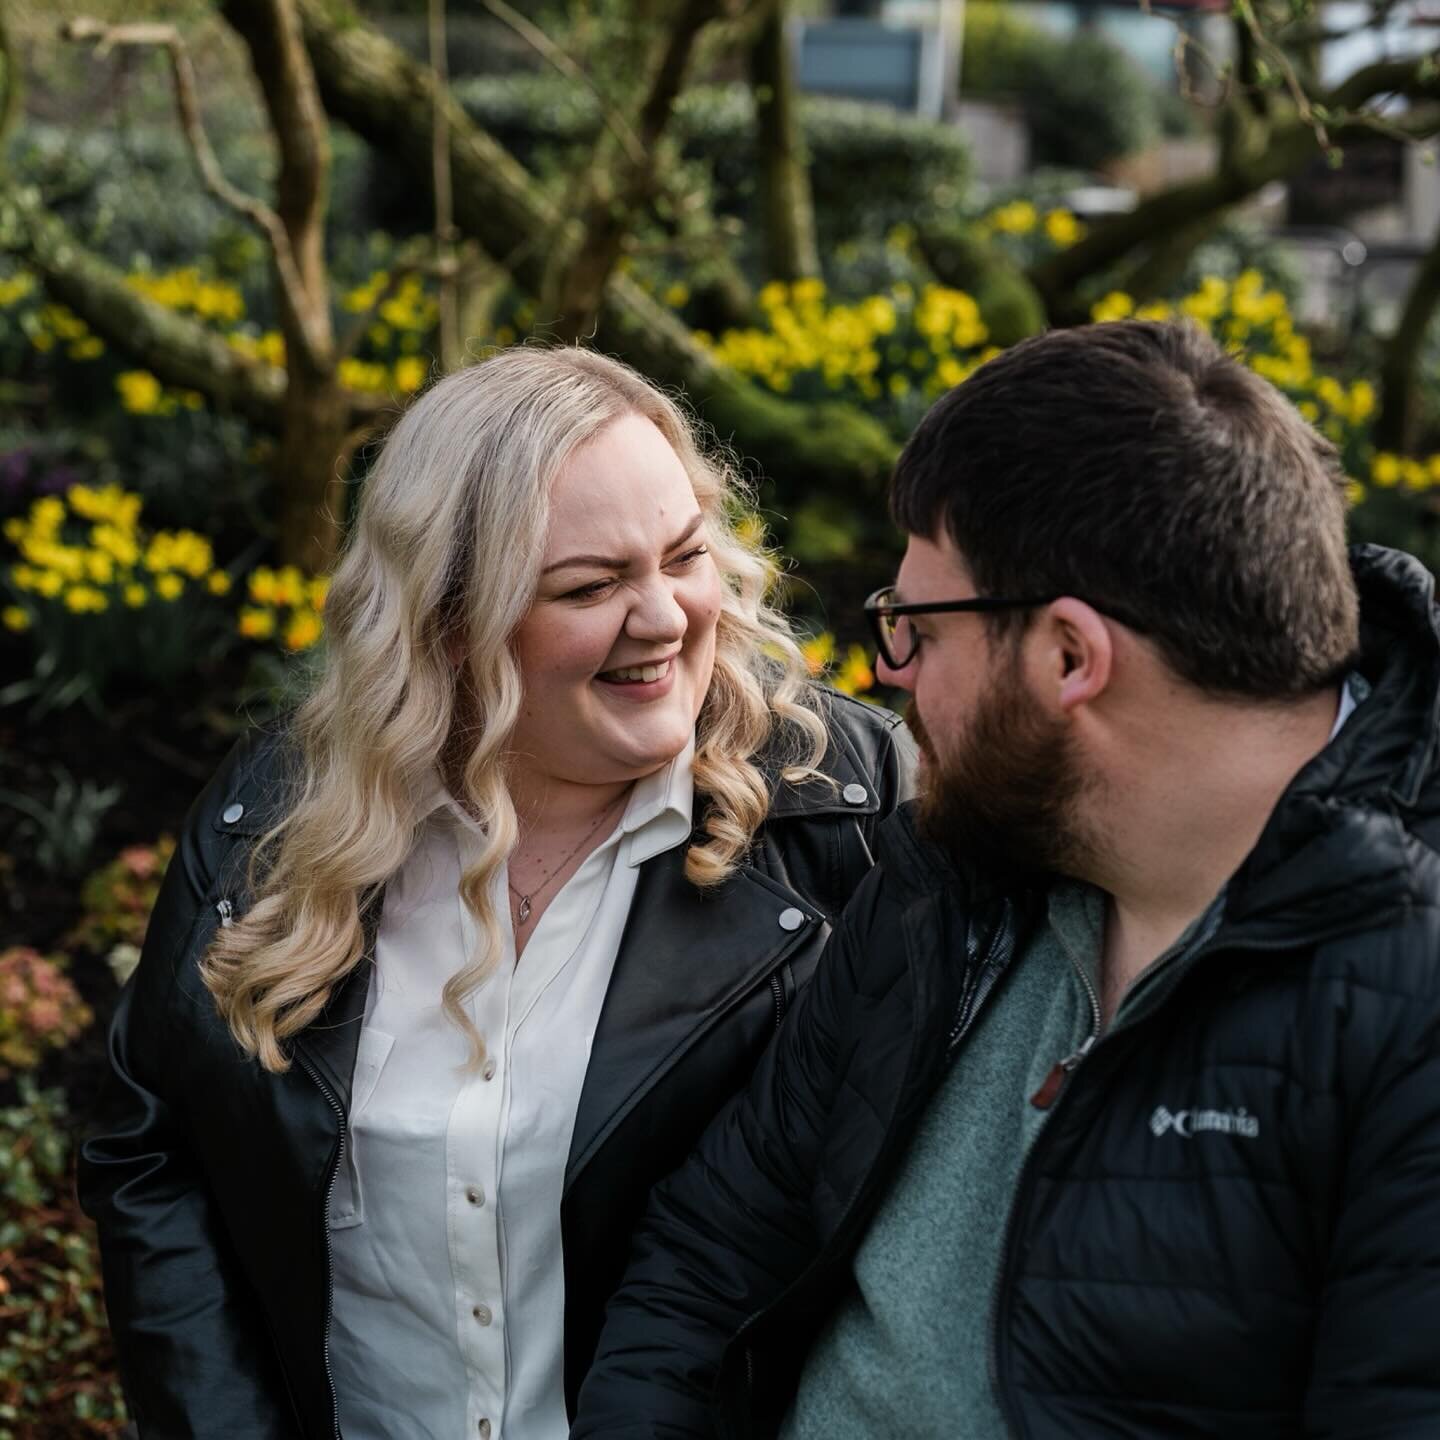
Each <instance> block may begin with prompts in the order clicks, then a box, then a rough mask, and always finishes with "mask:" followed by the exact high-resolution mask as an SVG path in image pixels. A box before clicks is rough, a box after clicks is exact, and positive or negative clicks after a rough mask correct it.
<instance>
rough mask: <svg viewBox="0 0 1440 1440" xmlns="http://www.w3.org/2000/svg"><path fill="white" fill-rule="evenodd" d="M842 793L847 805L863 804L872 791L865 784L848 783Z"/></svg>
mask: <svg viewBox="0 0 1440 1440" xmlns="http://www.w3.org/2000/svg"><path fill="white" fill-rule="evenodd" d="M840 795H841V798H842V799H843V800H844V801H845V803H846V804H847V805H863V804H864V803H865V802H866V801H867V800H868V799H869V798H870V792H869V791H868V790H866V788H865V787H864V786H863V785H847V786H846V787H845V788H844V789H843V790H842V791H841V792H840Z"/></svg>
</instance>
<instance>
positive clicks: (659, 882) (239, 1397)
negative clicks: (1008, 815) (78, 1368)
mask: <svg viewBox="0 0 1440 1440" xmlns="http://www.w3.org/2000/svg"><path fill="white" fill-rule="evenodd" d="M734 499H735V492H734V488H733V483H732V481H731V480H730V478H729V476H728V474H727V473H726V472H725V471H724V469H723V468H721V467H719V466H718V465H717V464H716V463H715V462H714V461H711V460H708V459H706V458H705V457H704V456H703V455H702V454H701V452H700V450H699V449H698V448H697V445H696V442H695V439H694V437H693V435H692V432H691V430H690V428H689V427H688V425H687V422H686V421H685V419H684V418H683V416H682V415H681V413H680V412H679V410H678V409H677V408H676V407H675V406H674V405H673V404H672V403H671V402H670V401H669V400H667V399H666V398H665V397H664V396H663V395H661V394H660V393H659V392H657V391H656V390H655V389H654V388H653V387H652V386H650V385H649V384H647V383H646V382H645V381H644V380H642V379H641V378H640V377H639V376H638V375H636V374H635V373H634V372H632V371H630V370H628V369H626V368H625V367H624V366H622V365H620V364H618V363H616V362H614V361H611V360H607V359H605V358H603V357H601V356H597V355H595V354H592V353H589V352H586V351H583V350H541V349H534V348H521V349H516V350H511V351H505V352H502V353H500V354H498V355H496V356H495V357H494V358H492V359H491V360H489V361H487V362H486V363H484V364H483V365H480V366H477V367H475V368H472V369H469V370H465V371H462V372H460V373H458V374H456V375H452V376H450V377H449V378H448V379H446V380H444V381H442V382H441V383H439V384H438V385H436V386H435V387H434V388H433V389H432V390H430V391H429V392H428V393H427V394H426V395H425V396H423V397H422V398H421V399H420V400H419V401H418V402H417V403H416V404H415V405H414V406H413V407H412V408H411V409H410V410H409V412H408V413H407V414H406V415H405V416H404V418H403V419H402V420H401V421H400V422H399V424H398V425H397V426H396V427H395V430H394V431H393V433H392V434H391V436H390V438H389V440H388V442H387V443H386V446H385V448H384V451H383V454H382V455H381V457H380V459H379V462H378V463H377V466H376V468H375V471H374V473H373V474H372V475H371V477H370V478H369V480H368V481H367V484H366V489H365V495H364V500H363V503H362V505H361V508H360V516H359V519H358V522H357V526H356V529H355V533H354V536H353V539H352V541H351V543H350V545H349V547H348V549H347V552H346V554H345V557H344V558H343V560H342V561H341V563H340V566H339V568H338V570H337V571H336V574H335V578H334V583H333V585H332V587H331V590H330V596H329V601H328V606H327V616H328V631H329V635H328V647H327V658H326V662H325V668H324V671H323V673H322V675H321V678H320V679H319V681H318V684H317V686H316V688H315V690H314V692H313V694H312V695H311V696H310V698H309V699H308V700H307V702H306V703H305V704H304V705H303V706H302V707H301V709H300V710H299V711H298V713H297V714H296V715H295V717H294V718H293V720H292V721H291V722H290V723H289V724H288V725H286V726H283V727H281V728H280V729H279V730H278V731H277V732H276V733H273V734H268V735H263V736H256V737H253V738H252V739H250V740H248V741H247V742H244V743H242V744H241V745H240V746H239V747H238V748H237V750H236V752H235V753H234V754H233V755H232V756H231V758H230V759H229V760H228V761H227V762H226V764H225V766H224V767H223V769H222V770H221V772H220V773H219V774H218V775H217V776H216V778H215V779H214V780H213V781H212V782H211V784H210V786H209V787H208V789H207V790H206V791H205V792H204V794H203V795H202V796H201V797H200V799H199V801H198V802H197V803H196V806H195V808H194V810H193V811H192V813H191V815H190V817H189V819H188V821H187V824H186V831H185V835H184V838H183V840H182V842H181V846H180V849H179V852H178V854H177V856H176V859H175V861H174V863H173V864H172V865H171V867H170V872H169V874H168V875H167V877H166V881H165V888H164V891H163V893H162V895H161V897H160V901H159V903H158V904H157V906H156V910H155V914H154V916H153V917H152V920H151V923H150V931H149V935H148V936H147V940H146V946H145V953H144V957H143V959H142V961H141V964H140V967H139V970H138V971H137V974H136V977H135V980H134V982H133V983H132V984H131V986H130V987H129V989H128V990H127V991H126V993H125V995H124V997H123V999H122V1002H121V1007H120V1010H119V1013H118V1015H117V1018H116V1021H115V1025H114V1029H113V1033H112V1057H113V1063H114V1067H115V1071H116V1074H117V1076H118V1078H119V1081H120V1083H121V1089H122V1092H123V1095H124V1102H123V1103H124V1116H125V1118H124V1120H123V1122H121V1123H118V1124H116V1125H115V1126H114V1127H112V1128H111V1129H110V1130H109V1133H107V1134H105V1135H103V1136H99V1137H97V1138H94V1139H92V1140H91V1141H90V1142H89V1143H88V1144H87V1145H86V1147H85V1148H84V1152H83V1158H82V1171H81V1187H82V1194H83V1198H84V1201H85V1204H86V1207H87V1209H88V1210H89V1211H90V1213H91V1214H92V1215H94V1216H95V1218H96V1220H97V1221H98V1223H99V1225H100V1233H101V1240H102V1249H103V1254H104V1262H105V1281H106V1295H107V1303H108V1307H109V1311H110V1317H111V1324H112V1328H113V1329H114V1332H115V1338H116V1343H117V1346H118V1348H119V1352H120V1356H121V1364H122V1369H123V1372H124V1375H125V1380H126V1385H127V1390H128V1393H129V1396H130V1400H131V1404H132V1406H133V1409H134V1412H135V1415H136V1418H137V1419H138V1421H139V1424H140V1433H141V1435H142V1437H145V1440H151V1437H161V1436H178V1435H196V1436H241V1435H243V1436H245V1437H247V1440H248V1437H259V1436H307V1437H330V1436H334V1435H337V1434H340V1433H342V1431H343V1434H344V1436H345V1437H346V1440H406V1437H411V1436H414V1437H432V1436H433V1437H436V1440H440V1437H445V1440H458V1437H461V1436H478V1437H480V1440H495V1437H500V1436H504V1437H507V1440H559V1437H562V1436H563V1435H564V1434H565V1433H566V1429H567V1423H568V1422H567V1403H568V1404H572V1405H573V1400H574V1396H575V1393H576V1391H577V1389H578V1386H579V1382H580V1380H581V1378H582V1377H583V1375H584V1372H585V1368H586V1366H587V1364H588V1362H589V1359H590V1356H591V1354H592V1352H593V1348H594V1343H595V1339H596V1336H597V1334H598V1330H599V1326H600V1320H601V1314H602V1311H603V1309H604V1305H605V1301H606V1299H607V1298H608V1296H609V1294H610V1292H611V1290H612V1289H613V1288H614V1286H615V1284H616V1283H617V1282H618V1279H619V1276H620V1272H621V1269H622V1267H623V1264H624V1259H625V1251H626V1245H627V1242H628V1236H629V1232H630V1230H631V1228H632V1226H633V1223H634V1221H635V1220H636V1218H637V1217H638V1214H639V1211H640V1209H641V1207H642V1205H643V1203H644V1200H645V1196H646V1192H647V1191H648V1189H649V1187H650V1185H651V1184H652V1183H653V1182H654V1181H655V1180H656V1179H658V1178H659V1177H660V1176H661V1175H663V1174H664V1173H666V1172H667V1171H668V1170H670V1169H671V1168H673V1167H674V1166H675V1165H676V1164H678V1162H679V1161H680V1160H681V1159H682V1158H683V1157H684V1155H685V1154H686V1152H687V1151H688V1150H689V1148H690V1146H691V1144H692V1143H693V1141H694V1140H695V1139H696V1138H697V1136H698V1135H699V1132H700V1131H701V1129H702V1128H703V1127H704V1125H705V1124H706V1122H707V1121H708V1120H709V1119H710V1117H711V1116H712V1115H713V1114H714V1113H715V1111H716V1110H717V1109H718V1108H719V1106H720V1105H721V1104H722V1103H723V1102H724V1101H725V1100H726V1099H727V1098H728V1097H729V1096H730V1095H731V1094H732V1093H733V1092H734V1091H735V1090H736V1089H737V1088H738V1086H739V1085H740V1084H741V1083H742V1082H743V1081H744V1079H745V1078H746V1076H747V1074H748V1072H749V1070H750V1068H751V1067H752V1065H753V1063H754V1061H755V1059H756V1057H757V1056H758V1054H759V1052H760V1050H761V1048H762V1047H763V1046H764V1045H765V1043H766V1041H767V1039H768V1038H769V1036H770V1035H771V1034H773V1032H774V1030H775V1028H776V1027H777V1026H778V1024H779V1023H780V1020H781V1019H782V1017H783V1016H784V1014H785V1012H786V1010H787V1008H788V1007H789V1005H790V1004H791V1003H792V1001H793V999H794V996H795V992H796V990H797V988H798V987H799V986H800V985H802V984H803V983H804V982H805V981H806V980H807V979H808V977H809V975H810V974H811V972H812V971H813V968H814V966H815V963H816V960H817V958H818V956H819V952H820V949H821V947H822V943H823V940H824V937H825V934H826V932H827V929H828V925H827V917H828V916H829V915H831V914H833V913H834V911H835V910H836V909H838V908H839V907H840V906H841V905H842V904H843V903H844V901H845V899H846V897H847V895H848V894H849V893H850V891H851V890H853V888H854V886H855V885H856V883H857V881H858V880H859V878H860V876H861V875H862V874H863V872H864V871H865V869H866V868H867V867H868V865H869V863H870V852H869V846H868V837H869V835H870V832H871V831H872V829H873V827H874V826H875V824H876V823H877V821H878V820H879V819H880V818H882V817H883V815H884V814H885V813H886V812H888V811H889V810H891V809H893V807H894V806H895V804H896V803H897V802H898V801H899V800H900V799H901V798H903V795H904V793H905V792H906V790H907V786H908V774H909V758H908V757H909V748H908V741H905V740H903V739H902V735H903V732H897V728H896V727H897V725H898V722H897V721H896V719H895V717H893V716H890V715H888V714H886V713H885V712H883V711H880V710H875V709H872V708H870V707H867V706H864V705H860V704H857V703H856V702H853V701H847V700H845V699H844V698H843V697H839V696H834V695H831V694H828V693H826V692H822V691H819V690H817V689H816V688H814V687H811V686H809V685H808V684H807V683H806V679H805V671H804V666H803V661H802V659H801V657H800V655H799V653H798V651H797V650H796V647H795V645H794V642H793V640H792V639H791V637H790V634H789V633H788V631H787V629H786V628H785V626H784V623H783V622H782V621H781V620H780V618H779V617H778V616H777V615H776V614H775V613H774V612H772V611H771V610H769V609H768V608H767V607H766V605H765V603H764V597H765V592H766V590H767V588H768V586H769V583H770V582H771V580H772V579H773V578H774V570H773V566H772V565H771V563H770V562H769V561H768V560H767V559H766V558H765V557H764V556H763V555H762V554H761V553H760V552H759V551H758V550H757V549H756V548H755V547H754V546H753V545H752V544H750V543H748V542H746V541H745V540H743V539H742V538H741V537H740V536H739V535H738V534H737V532H736V530H735V529H734V528H733V525H732V523H731V517H732V515H733V514H734V512H735V506H734V503H733V502H734ZM537 562H538V563H537Z"/></svg>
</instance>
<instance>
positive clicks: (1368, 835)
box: [1225, 545, 1440, 943]
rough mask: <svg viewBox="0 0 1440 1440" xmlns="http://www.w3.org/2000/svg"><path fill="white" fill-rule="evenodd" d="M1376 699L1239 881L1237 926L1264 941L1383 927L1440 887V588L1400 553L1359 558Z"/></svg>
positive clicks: (1366, 648) (1291, 797) (1307, 771)
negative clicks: (1438, 603) (1439, 618)
mask: <svg viewBox="0 0 1440 1440" xmlns="http://www.w3.org/2000/svg"><path fill="white" fill-rule="evenodd" d="M1351 565H1352V568H1353V571H1354V574H1355V580H1356V584H1357V586H1358V588H1359V591H1360V617H1361V636H1360V656H1359V659H1358V662H1357V665H1356V668H1357V669H1358V670H1359V671H1360V673H1361V674H1362V675H1363V676H1364V677H1365V679H1366V680H1367V681H1368V682H1369V684H1370V686H1371V693H1370V695H1369V696H1368V698H1367V699H1366V700H1365V701H1364V702H1363V703H1362V704H1361V705H1360V706H1359V707H1358V708H1357V709H1356V710H1355V711H1354V713H1353V714H1352V715H1351V716H1350V719H1349V720H1348V721H1347V722H1346V724H1345V727H1344V729H1342V730H1341V731H1340V733H1339V735H1337V736H1336V737H1335V739H1334V740H1332V741H1331V742H1330V744H1329V745H1327V746H1326V747H1325V749H1324V750H1322V751H1321V752H1320V753H1319V754H1318V755H1317V756H1315V758H1314V759H1313V760H1311V761H1310V763H1309V764H1308V765H1306V766H1305V767H1304V769H1302V770H1301V771H1300V773H1299V774H1298V775H1297V776H1296V777H1295V779H1294V781H1293V782H1292V783H1291V785H1290V787H1289V789H1287V790H1286V792H1285V794H1284V795H1283V796H1282V797H1281V799H1280V802H1279V804H1278V805H1277V806H1276V807H1275V810H1274V813H1273V814H1272V815H1271V817H1270V820H1269V822H1268V824H1267V825H1266V827H1265V829H1264V831H1263V832H1262V834H1261V836H1260V839H1259V841H1258V842H1257V844H1256V846H1255V849H1254V850H1253V851H1252V852H1251V853H1250V855H1249V857H1248V858H1247V859H1246V861H1245V863H1244V864H1243V865H1242V866H1241V867H1240V869H1239V871H1237V872H1236V874H1235V876H1234V878H1233V880H1232V881H1231V885H1230V889H1229V898H1228V901H1227V905H1226V915H1225V918H1226V922H1227V924H1228V925H1229V926H1231V927H1234V928H1236V929H1242V930H1244V931H1245V932H1246V934H1247V937H1248V938H1250V939H1252V940H1257V941H1259V942H1260V943H1263V942H1264V939H1265V938H1266V936H1267V935H1270V934H1271V933H1272V932H1273V933H1274V935H1275V936H1276V937H1277V938H1278V937H1279V936H1280V935H1282V934H1283V935H1284V936H1285V937H1286V938H1296V936H1297V932H1303V933H1305V934H1307V935H1313V936H1314V937H1315V938H1321V937H1324V936H1329V935H1336V934H1343V933H1346V932H1349V931H1353V930H1358V929H1363V928H1366V927H1368V926H1370V925H1373V924H1374V923H1375V922H1376V921H1377V920H1378V919H1379V918H1381V917H1382V916H1383V915H1384V914H1386V913H1388V912H1390V911H1392V910H1393V909H1395V908H1396V907H1401V906H1405V905H1408V904H1410V903H1413V902H1414V901H1416V900H1419V899H1421V898H1422V897H1430V896H1434V895H1435V894H1436V893H1437V886H1440V855H1437V841H1440V777H1437V767H1436V758H1437V756H1436V739H1437V735H1440V631H1437V625H1436V614H1435V581H1434V577H1433V576H1432V575H1431V574H1430V572H1429V571H1428V570H1426V569H1425V567H1424V566H1423V565H1421V564H1420V562H1419V561H1418V560H1416V559H1414V558H1413V557H1412V556H1409V555H1406V554H1403V553H1402V552H1400V551H1398V550H1386V549H1382V548H1381V547H1379V546H1375V545H1363V546H1357V547H1355V548H1354V549H1353V550H1352V551H1351Z"/></svg>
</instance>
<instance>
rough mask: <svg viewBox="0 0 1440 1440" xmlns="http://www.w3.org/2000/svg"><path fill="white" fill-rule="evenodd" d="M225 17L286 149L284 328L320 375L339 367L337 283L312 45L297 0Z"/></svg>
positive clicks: (260, 4) (279, 194) (260, 2)
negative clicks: (290, 271) (328, 246)
mask: <svg viewBox="0 0 1440 1440" xmlns="http://www.w3.org/2000/svg"><path fill="white" fill-rule="evenodd" d="M225 17H226V19H227V20H228V21H229V22H230V24H231V25H232V26H233V27H234V29H235V30H236V31H237V32H238V33H239V35H240V37H241V39H243V40H244V41H245V44H246V45H247V47H248V48H249V50H250V59H251V64H252V67H253V68H254V71H255V78H256V80H257V81H259V84H260V92H261V95H262V97H263V99H264V101H265V109H266V112H267V114H268V115H269V118H270V128H271V131H272V133H273V134H274V136H275V142H276V145H277V147H278V148H279V151H280V173H279V175H278V176H277V178H276V185H275V190H276V202H277V203H276V209H277V210H278V212H279V215H280V220H281V223H282V224H283V225H284V227H285V232H286V234H287V235H288V237H289V241H290V246H291V249H292V250H293V252H294V255H295V271H296V278H297V283H296V284H295V285H294V286H293V287H292V286H290V285H282V287H281V294H280V301H281V307H282V313H281V328H282V329H283V330H284V331H285V332H286V339H287V341H291V340H293V341H296V342H298V345H297V346H296V348H298V349H299V350H300V352H301V353H300V354H298V355H296V356H294V357H293V359H292V362H291V363H292V366H293V365H295V364H297V363H298V364H304V365H305V366H306V367H307V368H308V369H309V370H310V371H311V372H313V374H314V375H315V376H317V377H320V376H324V375H326V374H328V373H329V372H330V371H332V370H333V368H334V364H335V351H334V337H333V332H332V329H331V321H330V284H329V277H328V274H327V272H326V266H325V210H326V205H327V202H328V193H327V192H328V183H329V172H330V138H329V137H330V131H329V127H328V125H327V123H326V119H325V109H324V106H323V105H322V104H321V103H320V94H319V91H318V89H317V88H316V85H315V75H314V72H313V71H312V70H311V68H310V60H309V57H308V56H307V55H306V53H305V42H304V38H303V36H302V34H301V29H300V20H299V16H298V15H297V14H296V11H295V4H294V0H245V3H243V4H235V5H229V6H226V7H225Z"/></svg>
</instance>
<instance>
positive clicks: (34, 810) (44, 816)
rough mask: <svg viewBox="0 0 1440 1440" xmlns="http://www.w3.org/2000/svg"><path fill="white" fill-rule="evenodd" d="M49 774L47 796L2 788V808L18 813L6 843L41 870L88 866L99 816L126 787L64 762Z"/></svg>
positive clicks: (70, 871) (53, 872)
mask: <svg viewBox="0 0 1440 1440" xmlns="http://www.w3.org/2000/svg"><path fill="white" fill-rule="evenodd" d="M58 678H60V679H61V680H62V681H63V679H64V677H63V676H61V677H58ZM50 780H51V787H50V791H49V794H48V795H47V796H46V797H45V798H43V799H42V798H41V797H40V795H39V794H37V793H35V792H34V791H33V790H27V791H23V792H22V791H19V790H8V789H0V813H3V812H5V811H10V812H12V814H13V815H15V816H18V817H19V818H18V819H16V820H14V822H13V823H12V824H10V825H9V826H7V829H8V834H7V837H6V845H7V848H8V849H9V850H10V851H12V852H16V851H20V850H22V849H23V850H24V852H25V853H26V854H27V855H29V857H30V859H31V860H32V862H33V863H34V865H35V867H36V869H38V870H39V871H40V872H41V873H42V874H44V875H49V876H53V877H56V878H65V877H68V876H73V875H78V874H79V873H80V872H81V871H82V870H83V869H84V868H85V865H86V862H87V861H88V860H89V859H90V854H91V852H92V851H93V850H94V848H95V842H96V840H97V839H98V838H99V835H100V822H101V821H102V820H103V819H104V818H105V815H106V812H107V811H109V810H110V809H112V808H113V806H114V805H115V803H116V801H118V800H119V799H120V796H121V795H122V794H123V793H124V789H125V787H124V786H123V785H121V784H115V785H97V784H96V783H95V782H94V781H93V780H91V779H88V778H81V779H79V780H77V779H76V778H75V776H74V775H73V774H71V772H70V771H69V770H66V769H65V768H64V767H63V766H60V765H56V766H54V767H53V768H52V769H51V772H50Z"/></svg>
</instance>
